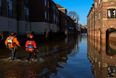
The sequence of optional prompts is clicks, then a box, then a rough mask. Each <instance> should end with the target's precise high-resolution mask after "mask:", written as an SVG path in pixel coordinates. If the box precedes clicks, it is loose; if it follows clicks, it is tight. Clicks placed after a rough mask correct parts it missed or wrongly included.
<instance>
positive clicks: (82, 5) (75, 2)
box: [53, 0, 93, 25]
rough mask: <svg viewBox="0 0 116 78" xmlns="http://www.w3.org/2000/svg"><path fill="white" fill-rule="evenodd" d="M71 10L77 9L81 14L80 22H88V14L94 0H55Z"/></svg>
mask: <svg viewBox="0 0 116 78" xmlns="http://www.w3.org/2000/svg"><path fill="white" fill-rule="evenodd" d="M53 1H54V2H55V3H58V4H60V5H61V6H62V7H64V8H66V9H67V10H68V12H69V11H75V12H76V13H77V14H78V15H79V23H80V24H82V25H86V24H87V15H88V12H89V11H90V8H91V6H92V4H93V0H53Z"/></svg>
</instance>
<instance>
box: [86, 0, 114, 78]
mask: <svg viewBox="0 0 116 78" xmlns="http://www.w3.org/2000/svg"><path fill="white" fill-rule="evenodd" d="M87 18H88V19H87V20H88V22H87V23H88V46H89V48H88V55H89V57H90V59H91V61H92V63H93V64H94V67H95V68H96V70H97V71H99V72H97V71H94V73H95V76H96V77H97V78H107V77H109V76H111V75H108V74H109V73H108V71H110V69H109V67H115V66H116V62H115V60H116V40H115V39H116V0H94V4H93V6H92V8H91V10H90V12H89V14H88V17H87ZM113 76H114V78H115V77H116V75H113Z"/></svg>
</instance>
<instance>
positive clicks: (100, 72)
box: [88, 32, 116, 78]
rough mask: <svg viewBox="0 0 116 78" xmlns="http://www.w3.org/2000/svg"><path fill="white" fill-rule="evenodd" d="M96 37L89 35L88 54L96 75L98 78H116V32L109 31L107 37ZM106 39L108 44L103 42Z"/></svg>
mask: <svg viewBox="0 0 116 78" xmlns="http://www.w3.org/2000/svg"><path fill="white" fill-rule="evenodd" d="M96 37H97V39H96V38H94V37H93V36H91V37H90V36H88V55H89V58H90V60H91V63H92V65H93V72H94V75H95V77H96V78H116V32H111V33H108V34H107V37H106V38H107V39H105V38H104V39H103V38H102V39H103V40H101V39H99V38H100V36H96ZM105 40H106V45H105V43H102V42H104V41H105ZM96 44H97V45H96Z"/></svg>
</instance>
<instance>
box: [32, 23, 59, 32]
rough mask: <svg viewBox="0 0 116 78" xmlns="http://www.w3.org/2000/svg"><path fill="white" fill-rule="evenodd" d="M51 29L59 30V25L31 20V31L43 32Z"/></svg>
mask: <svg viewBox="0 0 116 78" xmlns="http://www.w3.org/2000/svg"><path fill="white" fill-rule="evenodd" d="M50 29H51V30H52V31H53V32H57V31H58V27H57V25H55V24H49V23H45V22H31V31H34V32H35V33H41V34H43V33H44V32H45V31H50Z"/></svg>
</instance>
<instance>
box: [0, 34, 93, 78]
mask: <svg viewBox="0 0 116 78" xmlns="http://www.w3.org/2000/svg"><path fill="white" fill-rule="evenodd" d="M38 47H39V52H40V53H39V54H38V57H37V59H36V60H32V61H30V62H28V61H27V60H26V58H27V53H26V52H25V50H24V48H19V49H17V59H16V60H14V61H11V60H9V56H10V51H9V50H8V49H6V48H1V49H0V53H1V54H0V78H94V75H93V73H92V65H91V63H90V61H89V59H88V57H87V35H79V36H76V37H75V36H69V37H67V38H65V39H62V40H57V41H50V42H46V43H41V44H40V45H38Z"/></svg>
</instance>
